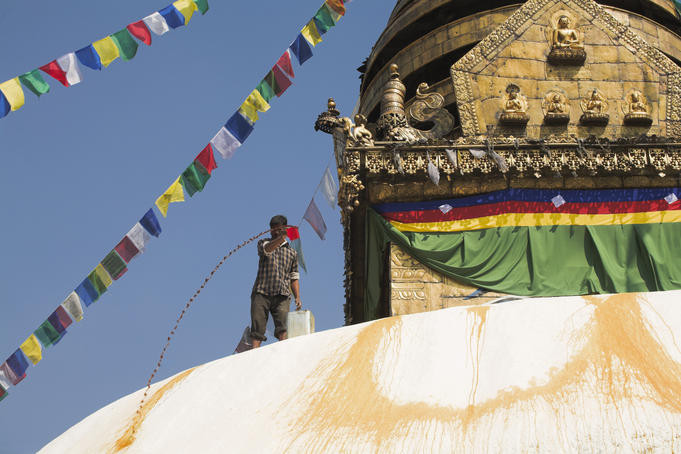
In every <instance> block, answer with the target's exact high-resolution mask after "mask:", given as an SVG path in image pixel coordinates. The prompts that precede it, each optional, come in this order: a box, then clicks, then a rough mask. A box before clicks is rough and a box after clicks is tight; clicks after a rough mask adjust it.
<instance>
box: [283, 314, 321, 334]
mask: <svg viewBox="0 0 681 454" xmlns="http://www.w3.org/2000/svg"><path fill="white" fill-rule="evenodd" d="M286 331H288V337H289V339H290V338H292V337H298V336H304V335H305V334H311V333H314V315H312V312H311V311H293V312H289V313H288V318H287V319H286Z"/></svg>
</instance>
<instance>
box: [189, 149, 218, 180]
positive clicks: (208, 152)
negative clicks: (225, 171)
mask: <svg viewBox="0 0 681 454" xmlns="http://www.w3.org/2000/svg"><path fill="white" fill-rule="evenodd" d="M194 162H198V163H200V164H201V165H202V166H203V168H204V169H206V172H208V173H209V174H210V173H213V170H215V169H217V168H218V165H217V163H216V162H215V155H214V154H213V146H212V145H211V144H208V145H206V148H204V149H203V150H202V151H201V153H199V154H198V156H196V158H194Z"/></svg>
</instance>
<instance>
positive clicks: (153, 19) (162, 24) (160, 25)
mask: <svg viewBox="0 0 681 454" xmlns="http://www.w3.org/2000/svg"><path fill="white" fill-rule="evenodd" d="M142 22H144V23H145V24H146V26H147V27H149V30H151V31H152V32H154V34H155V35H157V36H161V35H164V34H165V33H166V32H167V31H168V30H170V28H169V27H168V24H167V23H166V20H165V19H164V18H163V16H161V14H160V13H159V12H158V11H156V12H155V13H153V14H150V15H148V16H147V17H145V18H144V19H142Z"/></svg>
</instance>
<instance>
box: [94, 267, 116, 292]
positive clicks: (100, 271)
mask: <svg viewBox="0 0 681 454" xmlns="http://www.w3.org/2000/svg"><path fill="white" fill-rule="evenodd" d="M95 274H96V275H97V277H98V278H99V279H100V280H101V281H102V284H104V286H105V287H106V288H109V286H110V285H111V283H112V282H113V281H112V280H111V276H109V273H108V272H107V271H106V270H105V269H104V266H103V265H102V264H101V263H100V264H99V265H97V267H96V268H95Z"/></svg>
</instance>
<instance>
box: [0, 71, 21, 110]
mask: <svg viewBox="0 0 681 454" xmlns="http://www.w3.org/2000/svg"><path fill="white" fill-rule="evenodd" d="M0 91H2V94H3V95H5V98H7V102H9V105H10V107H11V108H12V110H19V109H21V106H23V105H24V90H22V88H21V84H20V83H19V78H18V77H15V78H14V79H11V80H8V81H7V82H3V83H1V84H0Z"/></svg>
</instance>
